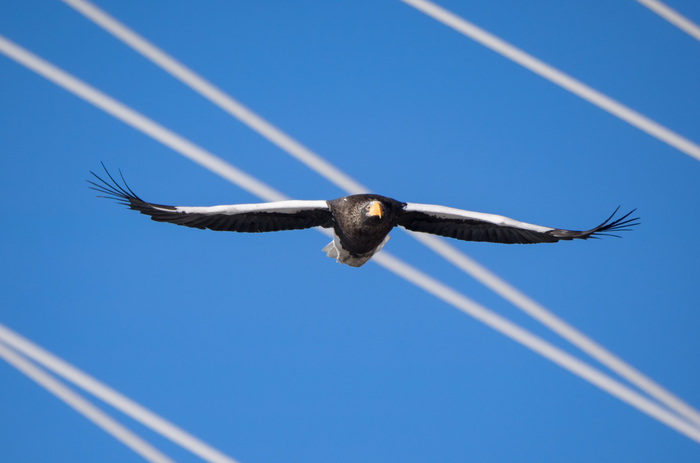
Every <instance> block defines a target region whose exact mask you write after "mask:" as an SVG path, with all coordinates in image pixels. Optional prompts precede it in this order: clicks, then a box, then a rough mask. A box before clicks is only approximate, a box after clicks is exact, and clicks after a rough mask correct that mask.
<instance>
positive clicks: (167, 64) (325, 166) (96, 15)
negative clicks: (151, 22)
mask: <svg viewBox="0 0 700 463" xmlns="http://www.w3.org/2000/svg"><path fill="white" fill-rule="evenodd" d="M63 2H64V3H66V4H68V5H69V6H71V7H72V8H74V9H76V10H77V11H79V12H80V13H82V14H83V15H85V16H86V17H88V18H89V19H90V20H92V21H94V22H95V23H96V24H98V25H99V26H100V27H102V28H104V29H105V30H107V31H108V32H110V33H111V34H113V35H115V36H116V37H118V38H119V39H120V40H122V41H123V42H125V43H126V44H127V45H129V46H130V47H132V48H133V49H134V50H136V51H138V52H139V53H141V54H142V55H144V56H146V57H147V58H148V59H150V60H151V61H153V62H154V63H156V64H157V65H158V66H160V67H161V68H163V69H165V70H166V71H167V72H168V73H170V74H172V75H173V76H175V77H177V78H178V79H179V80H181V81H182V82H184V83H185V84H186V85H189V86H190V87H192V88H193V89H195V91H197V92H198V93H200V94H201V95H202V96H204V97H205V98H207V99H208V100H209V101H211V102H213V103H214V104H216V105H217V106H219V107H220V108H221V109H223V110H224V111H226V112H228V113H229V114H231V115H232V116H233V117H235V118H237V119H240V120H242V121H245V124H247V125H248V126H249V127H250V128H252V129H253V130H255V131H256V132H258V133H259V134H260V135H262V136H263V137H265V138H267V139H268V140H270V141H271V142H272V143H274V144H275V145H277V146H278V147H280V148H282V149H283V150H284V151H286V152H288V153H289V154H291V155H292V156H294V157H295V158H297V159H298V160H299V161H301V162H303V163H304V164H307V165H308V164H313V165H314V166H315V168H314V170H316V171H317V172H318V173H319V174H321V175H323V176H324V177H326V178H328V179H331V181H332V182H333V183H335V184H336V185H338V186H340V187H341V188H342V189H344V190H346V191H352V192H355V194H357V193H368V190H367V188H365V187H364V186H362V185H360V184H359V183H357V182H356V181H355V180H353V179H352V178H350V177H348V176H347V175H346V174H345V173H343V172H341V171H340V170H338V169H337V168H336V167H335V166H333V165H331V164H330V163H328V162H326V161H325V160H324V159H323V158H321V157H320V156H318V155H317V154H316V153H314V152H312V151H311V150H309V149H308V148H307V147H305V146H303V145H302V144H301V143H299V142H298V141H296V140H294V139H293V138H291V137H290V136H289V135H287V134H285V133H284V132H282V131H281V130H279V129H278V128H277V127H275V126H274V125H272V124H270V123H269V122H267V121H266V120H265V119H263V118H262V117H260V116H258V115H257V114H255V113H254V112H253V111H251V110H250V109H248V108H246V107H245V106H244V105H243V104H241V103H240V102H238V101H236V100H234V99H233V98H231V97H230V96H228V95H227V94H226V93H224V92H223V91H221V90H220V89H219V88H217V87H216V86H214V85H212V84H211V83H209V82H207V81H206V80H205V79H203V78H202V77H201V76H199V75H198V74H197V73H195V72H193V71H192V70H190V69H188V68H187V67H185V66H183V65H182V64H181V63H179V62H178V61H177V60H176V59H174V58H173V57H172V56H169V55H168V54H166V53H164V52H163V51H162V50H160V49H159V48H157V47H156V46H154V45H153V44H151V43H149V42H148V41H146V40H144V39H143V37H141V36H140V35H138V34H136V33H135V32H134V31H132V30H131V29H129V28H128V27H126V26H125V25H124V24H122V23H120V22H119V21H117V20H116V19H114V18H113V17H111V16H110V15H108V14H107V13H105V12H104V11H102V10H101V9H99V8H98V7H96V6H95V5H93V4H92V3H89V2H85V1H82V0H63Z"/></svg>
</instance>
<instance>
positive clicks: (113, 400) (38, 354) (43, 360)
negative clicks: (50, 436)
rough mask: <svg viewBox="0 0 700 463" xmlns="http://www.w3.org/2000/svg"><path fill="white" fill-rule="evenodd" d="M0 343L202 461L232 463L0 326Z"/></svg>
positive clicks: (102, 384) (227, 458) (115, 392)
mask: <svg viewBox="0 0 700 463" xmlns="http://www.w3.org/2000/svg"><path fill="white" fill-rule="evenodd" d="M0 343H5V344H7V345H8V346H11V347H12V348H13V349H15V350H17V351H19V352H21V353H22V354H24V355H26V356H27V357H29V358H31V359H32V360H34V361H35V362H37V363H39V364H40V365H42V366H44V367H45V368H47V369H49V370H51V371H53V372H54V373H56V374H57V375H59V376H61V377H62V378H64V379H66V380H67V381H70V382H71V383H73V384H75V385H76V386H78V387H80V388H82V389H84V390H85V391H87V392H89V393H90V394H92V395H94V396H95V397H97V398H99V399H100V400H102V401H103V402H105V403H106V404H109V405H111V406H112V407H114V408H116V409H117V410H119V411H120V412H122V413H124V414H125V415H127V416H130V417H131V418H133V419H134V420H136V421H138V422H139V423H141V424H143V425H144V426H147V427H149V428H151V429H152V430H153V431H155V432H157V433H158V434H160V435H162V436H163V437H166V438H168V439H170V440H171V441H173V442H175V443H176V444H178V445H180V446H181V447H183V448H185V449H187V450H189V451H190V452H192V453H193V454H195V455H197V456H198V457H200V458H202V459H203V460H205V461H208V462H211V463H236V460H234V459H233V458H231V457H229V456H227V455H224V454H223V453H221V452H220V451H218V450H216V449H215V448H213V447H211V446H210V445H208V444H206V443H204V442H202V441H201V440H199V439H197V438H196V437H194V436H193V435H191V434H189V433H187V432H186V431H184V430H182V429H180V428H178V427H177V426H175V425H174V424H172V423H171V422H169V421H168V420H166V419H165V418H162V417H160V416H158V415H156V414H155V413H153V412H152V411H150V410H148V409H146V408H144V407H142V406H141V405H139V404H137V403H136V402H134V401H133V400H131V399H129V398H128V397H126V396H124V395H122V394H120V393H119V392H117V391H115V390H114V389H112V388H110V387H109V386H107V385H105V384H104V383H101V382H100V381H98V380H96V379H95V378H93V377H91V376H90V375H88V374H87V373H84V372H82V371H80V370H79V369H77V368H76V367H74V366H73V365H71V364H69V363H68V362H66V361H64V360H62V359H60V358H59V357H57V356H55V355H53V354H52V353H51V352H48V351H47V350H45V349H43V348H41V347H39V346H38V345H36V344H34V343H33V342H31V341H29V340H28V339H26V338H24V337H22V336H20V335H19V334H17V333H15V332H14V331H12V330H10V329H9V328H8V327H6V326H4V325H2V324H0ZM13 365H14V363H13ZM37 382H38V381H37ZM40 384H41V383H40ZM42 386H43V384H42ZM52 392H53V391H52Z"/></svg>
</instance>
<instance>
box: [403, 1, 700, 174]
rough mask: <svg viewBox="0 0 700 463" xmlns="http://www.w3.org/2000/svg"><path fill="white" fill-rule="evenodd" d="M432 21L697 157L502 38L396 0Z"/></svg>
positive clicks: (424, 5) (699, 149)
mask: <svg viewBox="0 0 700 463" xmlns="http://www.w3.org/2000/svg"><path fill="white" fill-rule="evenodd" d="M400 1H402V2H404V3H406V4H407V5H410V6H412V7H413V8H415V9H417V10H418V11H421V12H422V13H424V14H426V15H427V16H430V17H431V18H433V19H435V20H436V21H439V22H441V23H442V24H444V25H446V26H448V27H451V28H452V29H454V30H456V31H457V32H459V33H461V34H463V35H465V36H467V37H469V38H470V39H472V40H474V41H476V42H478V43H480V44H482V45H484V46H485V47H487V48H490V49H491V50H493V51H495V52H496V53H498V54H500V55H503V56H504V57H506V58H508V59H509V60H511V61H513V62H515V63H517V64H519V65H521V66H523V67H524V68H526V69H529V70H530V71H532V72H534V73H535V74H537V75H539V76H541V77H544V78H545V79H547V80H549V81H550V82H552V83H554V84H556V85H558V86H560V87H561V88H563V89H565V90H568V91H569V92H571V93H573V94H574V95H577V96H579V97H581V98H583V99H584V100H586V101H588V102H589V103H592V104H594V105H596V106H598V107H599V108H600V109H602V110H604V111H607V112H609V113H610V114H612V115H613V116H616V117H618V118H620V119H622V120H623V121H625V122H627V123H628V124H630V125H632V126H634V127H637V128H638V129H640V130H642V131H644V132H646V133H648V134H649V135H651V136H652V137H655V138H657V139H658V140H660V141H662V142H664V143H666V144H667V145H669V146H672V147H674V148H676V149H677V150H679V151H681V152H683V153H685V154H687V155H688V156H691V157H693V158H695V159H697V160H700V145H698V144H697V143H695V142H693V141H691V140H689V139H687V138H685V137H683V136H681V135H679V134H677V133H676V132H674V131H672V130H670V129H668V128H666V127H664V126H663V125H661V124H659V123H658V122H655V121H653V120H651V119H649V118H648V117H646V116H645V115H643V114H641V113H639V112H637V111H635V110H633V109H631V108H629V107H627V106H625V105H623V104H622V103H620V102H618V101H616V100H614V99H613V98H610V97H609V96H607V95H605V94H603V93H601V92H599V91H598V90H596V89H594V88H592V87H590V86H588V85H586V84H584V83H583V82H581V81H579V80H577V79H574V78H573V77H571V76H569V75H568V74H565V73H564V72H562V71H560V70H558V69H556V68H555V67H553V66H550V65H549V64H547V63H545V62H543V61H541V60H539V59H537V58H535V57H534V56H532V55H530V54H528V53H525V52H524V51H523V50H521V49H519V48H517V47H515V46H513V45H511V44H510V43H508V42H506V41H505V40H503V39H501V38H499V37H496V36H495V35H493V34H491V33H490V32H487V31H485V30H484V29H482V28H480V27H478V26H476V25H475V24H472V23H471V22H469V21H467V20H465V19H464V18H462V17H460V16H457V15H456V14H454V13H452V12H451V11H448V10H446V9H444V8H442V7H441V6H439V5H436V4H435V3H433V2H430V1H428V0H400Z"/></svg>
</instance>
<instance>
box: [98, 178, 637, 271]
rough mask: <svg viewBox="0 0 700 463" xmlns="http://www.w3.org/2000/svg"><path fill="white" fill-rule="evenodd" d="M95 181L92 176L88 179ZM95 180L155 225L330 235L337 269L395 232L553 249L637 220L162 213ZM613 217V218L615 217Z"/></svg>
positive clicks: (368, 201) (363, 198)
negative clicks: (576, 225)
mask: <svg viewBox="0 0 700 463" xmlns="http://www.w3.org/2000/svg"><path fill="white" fill-rule="evenodd" d="M93 175H95V174H93ZM107 175H108V176H109V179H110V180H112V183H108V182H106V181H104V180H102V179H101V178H100V177H98V176H97V175H95V177H96V178H97V179H98V180H99V181H100V183H99V184H98V183H93V182H90V183H92V185H93V186H94V187H95V188H93V189H95V190H97V191H99V192H101V193H103V194H105V195H106V196H105V197H109V198H112V199H116V200H118V201H119V202H122V203H123V204H125V205H127V206H129V208H130V209H133V210H136V211H139V212H141V213H142V214H146V215H148V216H150V217H151V219H152V220H155V221H157V222H169V223H174V224H176V225H183V226H186V227H192V228H199V229H210V230H215V231H234V232H242V233H260V232H271V231H280V230H299V229H304V228H311V227H323V228H332V229H333V232H334V238H333V241H331V242H330V243H329V244H328V245H327V246H326V247H324V248H323V251H324V252H326V255H327V256H328V257H331V258H334V259H336V260H337V261H338V262H340V263H342V264H347V265H350V266H352V267H360V266H361V265H363V264H364V263H365V262H367V261H368V260H369V259H370V258H371V257H372V256H373V255H374V254H376V253H377V252H379V250H380V249H381V248H382V247H383V246H384V244H385V243H386V242H387V240H388V239H389V232H390V231H391V230H392V229H393V228H394V227H396V226H401V227H404V228H406V229H408V230H412V231H418V232H424V233H432V234H435V235H440V236H445V237H449V238H456V239H459V240H465V241H489V242H494V243H508V244H512V243H521V244H529V243H553V242H556V241H559V240H572V239H587V238H590V237H595V235H605V234H608V233H607V232H610V231H625V230H627V229H628V228H627V227H631V226H634V225H637V223H636V221H637V220H638V219H628V218H627V217H629V215H630V214H631V213H632V212H630V213H628V214H626V215H624V216H623V217H621V218H619V219H616V220H614V221H611V219H612V217H613V216H614V215H615V214H614V213H613V215H611V216H610V217H609V218H608V220H606V221H605V222H603V223H602V224H600V225H599V226H597V227H595V228H592V229H590V230H586V231H574V230H562V229H557V228H549V227H542V226H539V225H533V224H528V223H525V222H518V221H516V220H513V219H509V218H508V217H503V216H499V215H494V214H483V213H479V212H472V211H465V210H461V209H454V208H450V207H445V206H435V205H429V204H415V203H403V202H399V201H396V200H394V199H391V198H387V197H385V196H380V195H374V194H362V195H352V196H344V197H342V198H338V199H334V200H330V201H324V200H318V201H298V200H294V201H277V202H270V203H262V204H234V205H227V206H212V207H182V206H164V205H160V204H153V203H148V202H146V201H143V200H142V199H141V198H139V197H138V196H136V194H134V193H133V192H132V191H131V189H129V187H128V186H126V184H124V187H122V186H120V185H119V184H118V183H117V182H116V181H115V180H114V179H113V178H112V177H111V175H109V173H107ZM616 212H617V211H616Z"/></svg>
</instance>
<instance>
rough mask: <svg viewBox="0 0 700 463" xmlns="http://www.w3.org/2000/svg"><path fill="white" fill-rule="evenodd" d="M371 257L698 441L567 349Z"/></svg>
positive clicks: (387, 259)
mask: <svg viewBox="0 0 700 463" xmlns="http://www.w3.org/2000/svg"><path fill="white" fill-rule="evenodd" d="M372 260H374V261H375V262H376V263H378V264H379V265H381V266H382V267H384V268H386V269H388V270H390V271H392V272H394V273H395V274H397V275H399V276H400V277H402V278H403V279H405V280H407V281H409V282H411V283H413V284H414V285H416V286H418V287H419V288H422V289H423V290H424V291H426V292H428V293H430V294H432V295H433V296H435V297H437V298H438V299H441V300H443V301H444V302H446V303H448V304H450V305H452V306H453V307H455V308H457V309H458V310H461V311H462V312H464V313H466V314H468V315H471V316H472V317H474V318H475V319H477V320H479V321H480V322H482V323H484V324H485V325H487V326H490V327H491V328H493V329H494V330H496V331H498V332H499V333H501V334H503V335H505V336H508V337H509V338H511V339H513V340H514V341H516V342H519V343H520V344H522V345H524V346H525V347H527V348H528V349H531V350H532V351H534V352H537V353H538V354H540V355H541V356H543V357H544V358H546V359H549V360H551V361H552V362H554V363H556V364H557V365H559V366H560V367H562V368H564V369H566V370H568V371H570V372H571V373H573V374H575V375H577V376H579V377H580V378H583V379H585V380H586V381H588V382H589V383H591V384H593V385H595V386H598V387H599V388H600V389H602V390H604V391H606V392H607V393H609V394H610V395H612V396H614V397H617V398H618V399H620V400H622V401H623V402H626V403H627V404H629V405H631V406H633V407H634V408H636V409H638V410H640V411H641V412H643V413H646V414H647V415H649V416H651V417H654V418H656V419H657V420H659V421H660V422H662V423H665V424H666V425H668V426H669V427H671V428H673V429H675V430H676V431H678V432H680V433H682V434H684V435H686V436H687V437H689V438H690V439H692V440H694V441H696V442H698V443H700V429H698V428H697V427H695V426H693V425H692V424H690V423H688V422H686V421H684V420H683V419H681V418H680V417H678V416H677V415H676V414H674V413H671V412H669V411H668V410H667V409H665V408H663V407H661V406H659V405H658V404H656V403H654V402H652V401H650V400H649V399H647V398H646V397H644V396H642V395H641V394H639V393H637V392H635V391H634V390H632V389H630V388H629V387H627V386H625V385H623V384H622V383H620V382H618V381H615V380H614V379H612V378H610V377H609V376H608V375H606V374H605V373H603V372H602V371H600V370H597V369H596V368H593V367H592V366H590V365H588V364H587V363H585V362H583V361H581V360H579V359H577V358H576V357H574V356H572V355H571V354H569V353H568V352H565V351H563V350H561V349H559V348H558V347H556V346H554V345H552V344H550V343H548V342H547V341H545V340H544V339H542V338H540V337H538V336H536V335H534V334H532V333H530V332H529V331H527V330H525V329H523V328H521V327H519V326H518V325H516V324H515V323H513V322H511V321H510V320H507V319H505V318H503V317H501V316H500V315H498V314H496V313H495V312H492V311H490V310H488V309H486V308H485V307H483V306H481V305H479V304H477V303H476V302H474V301H472V300H470V299H469V298H467V297H466V296H464V295H463V294H460V293H458V292H457V291H455V290H454V289H452V288H450V287H449V286H447V285H445V284H443V283H441V282H439V281H437V280H435V279H434V278H432V277H430V276H428V275H426V274H425V273H423V272H421V271H420V270H417V269H415V268H413V267H411V266H410V265H408V264H407V263H405V262H403V261H401V260H399V259H397V258H396V257H394V256H392V255H391V254H389V253H387V252H384V251H382V252H380V253H378V254H376V255H374V256H373V257H372Z"/></svg>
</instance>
